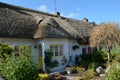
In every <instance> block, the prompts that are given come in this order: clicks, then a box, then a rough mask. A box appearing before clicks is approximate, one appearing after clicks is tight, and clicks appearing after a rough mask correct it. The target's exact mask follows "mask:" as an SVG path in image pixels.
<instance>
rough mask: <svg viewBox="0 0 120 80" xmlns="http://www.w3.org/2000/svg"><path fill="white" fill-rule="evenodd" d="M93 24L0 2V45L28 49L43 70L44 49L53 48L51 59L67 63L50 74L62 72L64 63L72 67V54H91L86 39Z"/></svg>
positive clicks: (85, 20) (86, 20)
mask: <svg viewBox="0 0 120 80" xmlns="http://www.w3.org/2000/svg"><path fill="white" fill-rule="evenodd" d="M95 25H96V24H95V23H94V22H89V21H88V19H86V18H84V19H83V20H75V19H71V18H66V17H62V16H60V13H59V12H57V13H56V14H49V13H45V12H41V11H36V10H32V9H27V8H22V7H18V6H15V5H10V4H5V3H2V2H0V43H7V44H11V45H13V46H16V47H17V46H24V47H27V48H28V49H30V50H32V53H33V55H34V59H35V62H36V63H37V64H39V67H40V69H43V70H44V71H45V64H44V56H45V55H44V51H45V50H46V49H49V48H52V49H53V53H54V55H53V59H56V60H58V62H59V63H61V60H62V59H63V58H66V60H67V62H66V63H65V64H63V65H62V64H59V66H58V67H55V68H53V69H51V70H52V71H56V70H62V69H64V68H65V66H66V65H67V64H68V62H69V63H70V64H74V62H75V56H76V55H80V54H86V53H88V51H91V49H90V47H89V36H90V32H91V30H92V29H93V28H94V27H95ZM21 49H23V48H21ZM23 51H25V49H24V50H23Z"/></svg>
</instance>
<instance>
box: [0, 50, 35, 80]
mask: <svg viewBox="0 0 120 80" xmlns="http://www.w3.org/2000/svg"><path fill="white" fill-rule="evenodd" d="M11 49H12V48H11ZM5 51H6V50H5ZM6 52H7V51H6ZM4 56H5V57H6V59H4V58H0V75H1V76H2V77H4V78H5V80H35V79H36V77H37V67H36V64H35V63H34V61H33V58H32V55H31V54H29V55H26V56H25V55H22V56H17V57H16V56H15V54H14V52H13V54H12V55H11V56H9V54H4Z"/></svg>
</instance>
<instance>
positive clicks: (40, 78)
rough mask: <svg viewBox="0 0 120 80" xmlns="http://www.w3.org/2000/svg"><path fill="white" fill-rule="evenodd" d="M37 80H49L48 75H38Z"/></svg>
mask: <svg viewBox="0 0 120 80" xmlns="http://www.w3.org/2000/svg"><path fill="white" fill-rule="evenodd" d="M38 80H50V78H49V75H48V74H41V73H40V74H39V78H38Z"/></svg>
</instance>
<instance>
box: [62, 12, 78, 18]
mask: <svg viewBox="0 0 120 80" xmlns="http://www.w3.org/2000/svg"><path fill="white" fill-rule="evenodd" d="M64 16H66V17H68V18H76V17H78V16H79V14H78V13H69V14H67V15H64Z"/></svg>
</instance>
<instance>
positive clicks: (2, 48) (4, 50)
mask: <svg viewBox="0 0 120 80" xmlns="http://www.w3.org/2000/svg"><path fill="white" fill-rule="evenodd" d="M13 52H14V49H13V48H12V46H10V45H6V44H0V58H3V59H6V56H5V55H6V54H8V56H10V55H11V54H12V53H13Z"/></svg>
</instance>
